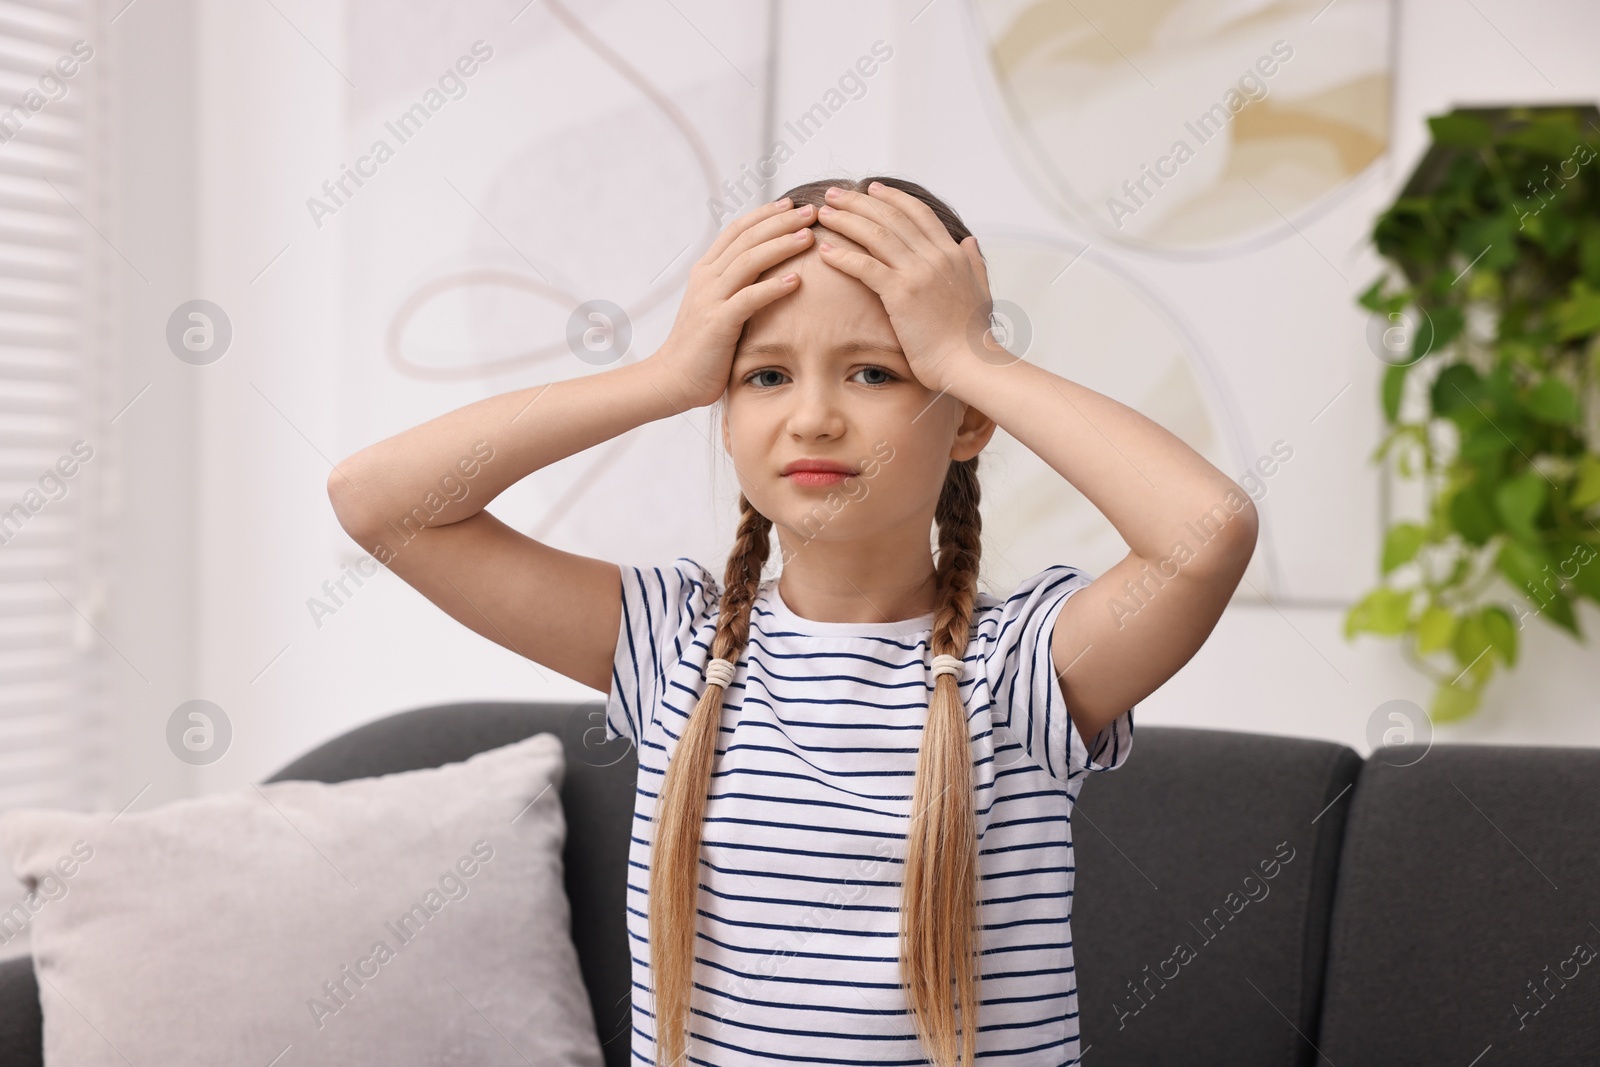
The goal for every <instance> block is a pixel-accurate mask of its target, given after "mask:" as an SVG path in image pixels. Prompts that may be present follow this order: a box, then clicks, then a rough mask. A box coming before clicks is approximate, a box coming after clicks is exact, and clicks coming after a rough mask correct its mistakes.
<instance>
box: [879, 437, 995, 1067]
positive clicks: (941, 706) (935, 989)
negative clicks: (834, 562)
mask: <svg viewBox="0 0 1600 1067" xmlns="http://www.w3.org/2000/svg"><path fill="white" fill-rule="evenodd" d="M978 497H979V485H978V460H977V457H973V458H972V459H969V460H958V461H955V462H953V463H951V465H950V471H949V473H948V474H947V475H946V476H945V483H944V490H943V491H942V492H941V493H940V495H939V503H938V505H937V507H936V509H935V511H934V519H935V521H936V522H937V523H938V524H939V563H938V569H937V571H936V573H935V581H936V582H937V589H938V607H937V608H936V609H935V614H934V620H933V633H932V635H931V645H932V647H931V650H930V651H931V652H932V654H933V655H935V656H939V655H947V656H954V657H956V658H958V659H959V658H963V657H964V656H965V654H966V650H967V642H968V640H969V639H970V634H971V627H972V609H973V605H974V603H975V602H976V600H977V593H978V565H979V562H980V560H981V558H982V553H983V549H982V541H981V535H982V532H983V520H982V516H981V515H980V514H979V511H978ZM978 880H979V869H978V825H977V817H976V815H975V814H974V812H973V789H972V746H971V741H970V739H969V736H968V727H967V711H966V705H964V704H963V703H962V700H961V689H960V677H959V676H958V675H954V674H949V673H936V674H935V676H934V686H933V694H932V696H931V697H930V698H929V701H928V718H927V723H926V725H925V726H924V727H923V730H922V745H921V749H920V751H919V754H918V757H917V776H916V783H915V785H914V786H913V789H912V799H911V820H910V824H909V827H908V829H907V833H906V870H905V882H904V887H903V891H902V895H901V902H900V975H901V982H902V985H903V986H904V987H905V990H906V998H907V1001H908V1003H909V1004H910V1006H911V1011H912V1015H913V1018H914V1021H915V1024H916V1029H917V1034H918V1036H919V1037H920V1038H921V1039H922V1043H923V1045H924V1047H925V1048H927V1049H928V1050H929V1053H930V1055H931V1057H932V1059H933V1062H934V1063H935V1064H937V1065H938V1067H954V1065H955V1064H956V1062H957V1058H958V1057H959V1061H960V1063H961V1064H963V1065H965V1067H970V1064H971V1063H972V1061H973V1058H974V1057H975V1056H976V1054H977V1040H978V1038H977V1034H978V1018H977V1016H978V974H977V962H976V958H975V957H976V955H977V953H978V952H979V950H980V948H981V946H980V943H979V930H978V925H977V921H978ZM952 984H953V985H954V986H955V989H954V994H955V997H956V998H957V1002H958V1003H959V1007H960V1021H959V1022H960V1038H959V1044H960V1049H959V1052H958V1050H957V1044H958V1038H957V1025H958V1021H957V1018H956V1007H957V1005H956V1004H955V1003H952V1001H951V995H952V990H951V986H952Z"/></svg>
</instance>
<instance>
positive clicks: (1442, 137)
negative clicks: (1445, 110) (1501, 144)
mask: <svg viewBox="0 0 1600 1067" xmlns="http://www.w3.org/2000/svg"><path fill="white" fill-rule="evenodd" d="M1428 131H1429V132H1430V133H1431V134H1432V135H1433V143H1434V144H1435V145H1438V146H1440V147H1452V148H1487V147H1488V146H1489V144H1490V142H1492V141H1493V140H1494V130H1493V128H1492V127H1490V125H1489V124H1488V123H1487V122H1485V121H1484V120H1482V119H1480V118H1477V117H1476V116H1473V115H1463V114H1460V113H1459V112H1452V113H1450V114H1446V115H1430V116H1428Z"/></svg>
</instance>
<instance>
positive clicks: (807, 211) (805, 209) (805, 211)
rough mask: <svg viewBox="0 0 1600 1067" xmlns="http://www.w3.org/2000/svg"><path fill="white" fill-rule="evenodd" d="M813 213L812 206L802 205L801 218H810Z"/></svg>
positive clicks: (800, 209)
mask: <svg viewBox="0 0 1600 1067" xmlns="http://www.w3.org/2000/svg"><path fill="white" fill-rule="evenodd" d="M811 211H812V208H811V205H810V204H801V205H800V208H799V214H800V217H801V218H807V217H809V216H810V214H811Z"/></svg>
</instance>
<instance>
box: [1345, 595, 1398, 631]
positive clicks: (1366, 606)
mask: <svg viewBox="0 0 1600 1067" xmlns="http://www.w3.org/2000/svg"><path fill="white" fill-rule="evenodd" d="M1410 616H1411V594H1410V593H1409V592H1405V591H1401V590H1398V589H1390V588H1388V587H1387V586H1379V587H1378V588H1377V589H1374V590H1373V591H1372V592H1370V593H1368V594H1367V595H1366V596H1364V597H1362V598H1361V599H1360V600H1359V601H1358V602H1357V603H1356V605H1355V606H1354V607H1352V608H1351V609H1350V612H1349V614H1347V615H1346V616H1345V620H1344V636H1345V638H1346V640H1348V639H1349V638H1352V637H1354V636H1355V635H1356V634H1357V633H1358V632H1362V631H1365V632H1367V633H1375V634H1382V635H1384V636H1386V637H1394V636H1396V635H1398V634H1403V633H1405V632H1406V625H1407V621H1408V620H1409V618H1410Z"/></svg>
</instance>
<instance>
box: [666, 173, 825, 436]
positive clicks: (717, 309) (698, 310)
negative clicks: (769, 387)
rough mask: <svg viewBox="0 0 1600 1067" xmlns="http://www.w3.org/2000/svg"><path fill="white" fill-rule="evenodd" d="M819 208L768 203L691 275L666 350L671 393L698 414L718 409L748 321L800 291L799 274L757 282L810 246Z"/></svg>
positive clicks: (730, 230)
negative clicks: (705, 409)
mask: <svg viewBox="0 0 1600 1067" xmlns="http://www.w3.org/2000/svg"><path fill="white" fill-rule="evenodd" d="M816 219H817V212H816V208H814V207H812V206H811V205H810V204H802V205H801V206H800V207H798V208H791V207H789V206H787V198H786V199H785V200H784V201H777V202H774V203H770V204H763V205H762V206H761V207H758V208H756V209H755V210H754V211H751V212H749V213H748V214H745V215H741V216H740V217H739V218H736V219H734V220H733V221H732V222H730V223H728V225H727V227H726V228H724V229H723V231H722V233H720V234H719V235H718V236H717V239H716V240H715V241H713V242H712V244H711V248H710V249H709V250H708V251H707V252H706V254H705V255H704V256H701V257H700V260H699V262H697V263H696V264H695V265H694V266H693V267H691V268H690V269H689V285H688V288H687V289H686V290H685V292H684V294H683V303H682V304H680V305H679V307H678V317H677V318H676V319H675V320H674V321H673V324H672V332H671V333H670V334H668V335H667V340H666V342H665V343H663V344H662V346H661V349H660V351H658V352H657V353H656V354H655V355H654V356H652V357H650V358H651V361H658V360H659V361H660V367H661V369H662V370H663V371H664V372H666V373H668V374H669V375H670V376H671V382H672V389H673V391H674V392H675V393H677V394H678V395H679V396H681V397H682V398H684V399H685V400H687V401H688V402H689V403H691V404H693V405H694V406H695V407H705V406H706V405H708V404H714V403H716V402H717V400H719V399H720V398H721V397H722V394H723V393H724V392H726V391H727V388H728V378H729V376H730V374H731V371H732V367H733V350H734V346H735V345H737V344H738V342H739V334H740V333H742V332H743V330H744V324H745V320H746V319H748V318H749V317H750V316H751V315H753V314H754V313H755V312H756V311H757V310H758V309H760V308H762V307H765V306H766V305H767V304H770V303H772V302H773V301H774V300H776V299H778V297H780V296H782V295H784V294H785V293H788V292H791V291H793V290H794V288H795V286H796V285H798V284H799V282H800V279H799V277H798V275H796V276H794V277H790V278H788V279H785V278H784V277H782V276H777V277H772V278H768V279H766V280H764V281H760V282H757V281H756V280H755V279H756V278H757V277H758V276H759V275H760V274H761V272H762V271H764V270H766V269H767V268H769V267H771V266H772V265H773V264H776V263H782V262H783V261H784V260H786V259H789V258H790V257H792V256H796V255H799V254H800V253H801V252H803V251H805V250H806V249H807V248H809V247H811V243H812V235H811V229H810V227H811V225H812V224H813V223H814V222H816Z"/></svg>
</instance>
